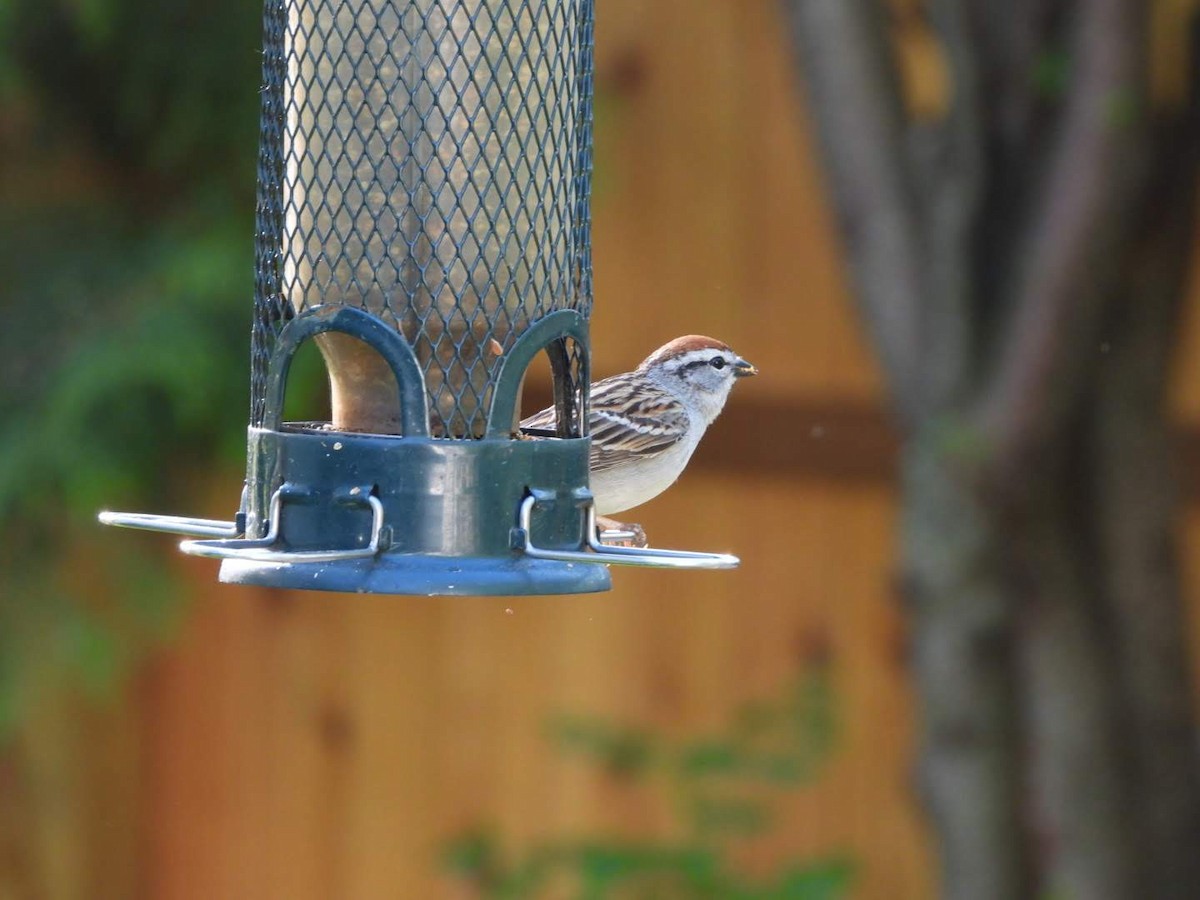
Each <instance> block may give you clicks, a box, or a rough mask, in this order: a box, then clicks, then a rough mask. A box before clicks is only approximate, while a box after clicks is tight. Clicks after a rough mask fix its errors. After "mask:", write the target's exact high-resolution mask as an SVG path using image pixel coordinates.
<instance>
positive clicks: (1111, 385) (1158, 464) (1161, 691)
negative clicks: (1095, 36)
mask: <svg viewBox="0 0 1200 900" xmlns="http://www.w3.org/2000/svg"><path fill="white" fill-rule="evenodd" d="M1148 264H1149V265H1150V266H1151V269H1150V270H1149V272H1148V273H1147V274H1149V275H1150V276H1151V283H1149V284H1147V283H1146V282H1145V281H1144V280H1142V279H1137V280H1136V281H1135V284H1137V287H1135V289H1134V291H1133V292H1131V296H1129V297H1128V299H1127V302H1126V308H1125V309H1124V313H1125V314H1124V315H1123V316H1121V317H1120V318H1119V319H1118V322H1117V323H1116V324H1117V327H1116V328H1115V329H1114V332H1113V339H1112V341H1111V342H1110V344H1108V345H1107V346H1108V347H1109V355H1110V356H1111V360H1110V361H1109V363H1108V364H1107V365H1106V366H1105V369H1104V371H1103V372H1102V377H1101V379H1100V383H1099V389H1098V398H1097V402H1096V404H1095V410H1094V413H1093V417H1094V421H1093V424H1092V436H1093V437H1092V439H1093V442H1094V452H1095V457H1096V462H1095V465H1094V468H1093V473H1092V474H1093V478H1094V483H1095V492H1096V497H1097V501H1096V510H1097V513H1098V520H1099V528H1100V530H1099V541H1100V546H1101V549H1102V553H1101V559H1102V560H1103V574H1104V576H1105V587H1106V595H1105V599H1106V600H1107V610H1106V612H1107V616H1108V619H1109V622H1110V628H1111V633H1112V662H1113V667H1114V669H1115V670H1116V671H1117V672H1118V673H1119V674H1120V682H1119V684H1118V685H1117V688H1118V690H1119V698H1120V702H1121V708H1122V712H1123V715H1122V723H1121V726H1122V727H1121V731H1122V734H1121V739H1122V742H1123V744H1124V746H1125V747H1126V750H1127V753H1128V757H1129V759H1128V764H1129V766H1130V769H1131V774H1132V777H1133V781H1134V784H1135V785H1136V793H1135V795H1134V797H1133V798H1132V801H1133V802H1132V805H1131V808H1130V817H1131V819H1132V822H1133V825H1134V832H1135V840H1136V841H1137V844H1136V848H1137V851H1138V860H1139V867H1138V879H1139V882H1140V884H1141V886H1142V891H1141V896H1146V897H1155V898H1163V900H1174V898H1179V900H1184V898H1193V897H1197V896H1200V759H1198V755H1197V728H1196V716H1195V712H1194V708H1193V704H1192V691H1191V668H1190V666H1189V659H1188V655H1189V646H1188V639H1189V633H1190V632H1189V628H1188V622H1187V615H1186V610H1185V607H1184V602H1183V596H1182V590H1181V585H1180V577H1179V568H1178V549H1177V534H1176V528H1177V524H1178V522H1177V519H1178V516H1177V498H1178V497H1179V486H1178V484H1177V482H1176V479H1175V477H1174V471H1173V466H1172V461H1173V459H1172V457H1173V453H1172V451H1173V449H1174V448H1173V447H1172V443H1171V432H1170V427H1169V420H1168V418H1167V417H1166V415H1165V413H1164V409H1163V407H1164V406H1165V399H1166V376H1167V371H1168V367H1167V361H1168V360H1169V357H1170V354H1169V347H1170V343H1171V339H1172V335H1173V333H1174V330H1175V325H1176V319H1177V316H1176V315H1175V313H1176V310H1177V308H1178V305H1179V304H1178V298H1179V296H1180V295H1181V293H1182V286H1181V285H1180V287H1179V288H1178V289H1176V290H1174V291H1167V292H1163V291H1161V290H1155V289H1154V287H1155V285H1154V282H1159V285H1158V286H1159V287H1162V284H1161V279H1162V278H1163V276H1166V279H1167V280H1168V281H1169V280H1171V276H1170V274H1169V273H1170V269H1171V268H1172V266H1171V265H1170V264H1169V260H1164V259H1161V258H1159V257H1158V256H1157V255H1155V256H1154V257H1152V258H1151V259H1150V260H1149V261H1148ZM1175 268H1177V269H1178V268H1182V267H1181V266H1178V265H1177V266H1175ZM1177 278H1178V280H1180V281H1182V278H1183V274H1182V272H1179V273H1178V274H1177ZM1139 282H1140V283H1139ZM1139 288H1140V289H1139Z"/></svg>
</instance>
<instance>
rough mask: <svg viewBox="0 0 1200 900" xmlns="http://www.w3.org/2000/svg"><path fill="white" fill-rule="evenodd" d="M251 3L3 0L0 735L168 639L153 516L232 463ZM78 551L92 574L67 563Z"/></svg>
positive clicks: (248, 173) (169, 617)
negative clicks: (132, 516) (134, 518)
mask: <svg viewBox="0 0 1200 900" xmlns="http://www.w3.org/2000/svg"><path fill="white" fill-rule="evenodd" d="M260 13H261V7H260V6H259V5H258V4H254V3H245V2H242V0H208V2H204V3H201V2H199V0H190V2H178V3H167V4H164V3H160V2H158V0H75V2H69V3H68V2H47V0H10V2H9V3H6V4H0V142H3V143H2V144H0V149H3V150H4V152H5V155H6V160H5V164H4V166H3V167H0V273H2V287H0V296H2V297H3V298H4V302H3V304H2V306H0V310H2V312H3V316H4V325H3V327H2V328H0V383H2V384H3V385H4V388H5V389H4V390H3V391H2V392H0V579H2V580H3V583H2V584H0V738H2V737H3V736H4V735H5V734H7V733H11V731H12V729H13V728H14V727H18V726H19V724H20V721H21V719H22V716H23V711H24V710H26V709H28V708H29V705H30V704H31V703H35V702H37V696H38V692H39V691H41V690H44V689H47V688H48V687H51V686H55V687H63V686H67V687H78V688H82V689H83V690H84V691H85V692H86V693H87V694H89V695H91V696H95V697H100V698H102V697H105V696H107V695H109V694H110V693H111V692H112V691H113V689H114V688H115V686H116V685H118V684H119V683H120V680H121V678H122V677H123V675H124V674H125V673H126V672H127V671H128V670H129V667H130V666H131V665H132V664H133V663H134V662H135V661H136V660H137V658H138V656H139V654H140V653H141V652H142V651H143V650H144V649H145V648H146V647H147V646H149V645H150V644H152V643H153V642H154V641H157V640H160V639H161V638H162V637H163V636H164V635H166V634H169V633H170V631H171V628H172V626H173V624H174V622H175V621H176V620H177V617H178V610H179V606H180V601H181V596H180V590H179V587H178V585H177V584H176V583H175V581H174V579H172V578H170V577H169V576H168V574H167V572H166V571H165V569H164V566H163V563H162V559H163V556H164V554H163V553H162V551H163V549H164V546H163V544H162V542H161V541H160V540H156V539H148V538H146V537H139V536H137V535H133V534H130V533H124V534H120V535H115V536H110V535H107V534H102V533H101V530H100V528H99V527H98V526H97V525H96V524H95V514H96V511H97V510H98V509H99V508H101V507H104V506H111V507H113V508H133V509H153V510H162V511H172V510H173V509H175V508H177V506H178V504H179V503H181V502H183V501H184V500H185V499H186V498H187V495H188V494H189V489H188V488H186V487H181V486H180V485H181V482H185V481H186V479H187V473H189V472H191V471H195V470H196V469H198V468H201V467H202V468H204V469H206V470H211V469H212V468H214V465H216V466H220V467H223V468H226V469H227V470H228V471H230V482H231V483H230V498H229V502H230V513H232V511H233V509H232V507H233V505H235V504H236V501H237V494H236V492H237V478H238V469H239V468H240V466H241V460H242V459H243V457H244V447H245V423H246V417H247V403H248V401H247V384H248V380H249V374H248V355H249V350H248V334H249V326H250V303H249V300H250V295H251V290H252V283H253V282H252V277H253V276H252V264H253V260H252V243H251V242H252V235H253V227H254V213H253V198H254V158H255V153H256V143H257V142H256V124H257V109H258V103H259V96H258V89H257V88H258V82H259V74H258V69H259V65H260V56H259V53H258V45H259V41H260V30H259V24H258V20H259V16H260ZM81 547H86V548H88V549H89V550H90V552H88V553H87V554H86V555H85V557H84V558H86V559H88V560H90V561H89V562H88V563H87V565H88V566H90V569H89V570H86V571H80V570H79V565H80V563H79V559H80V555H79V551H80V548H81Z"/></svg>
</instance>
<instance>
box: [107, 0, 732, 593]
mask: <svg viewBox="0 0 1200 900" xmlns="http://www.w3.org/2000/svg"><path fill="white" fill-rule="evenodd" d="M592 15H593V3H592V0H267V3H266V6H265V15H264V24H265V35H264V49H263V87H262V97H263V101H262V125H261V135H260V152H259V162H258V202H257V216H256V225H257V228H256V238H255V267H256V269H255V275H256V277H255V288H254V324H253V330H252V343H251V361H252V376H251V391H250V407H251V416H250V427H249V438H248V448H247V471H246V481H245V487H244V490H243V493H242V501H241V506H240V510H239V512H238V514H237V516H236V518H235V519H234V520H233V521H230V522H220V521H212V520H199V519H191V518H182V517H173V516H152V515H142V514H130V513H103V514H101V519H102V521H104V522H106V523H109V524H115V525H124V526H130V527H137V528H148V529H151V530H157V531H166V532H171V533H177V534H185V535H189V536H190V539H189V540H185V541H184V542H183V543H182V544H181V549H183V550H184V551H185V552H187V553H191V554H195V555H198V556H205V557H212V558H216V559H220V560H222V561H223V562H222V565H221V573H220V577H221V580H222V581H225V582H233V583H242V584H257V585H270V586H279V587H289V588H313V589H322V590H334V591H357V592H375V593H399V594H547V593H576V592H585V591H598V590H605V589H607V588H609V587H610V578H609V572H608V568H607V566H608V565H609V564H614V563H619V564H628V565H651V566H673V567H701V568H726V567H730V566H733V565H736V564H737V560H736V558H734V557H731V556H727V555H723V554H705V553H692V552H687V551H664V550H649V549H645V548H629V547H618V546H613V545H610V544H608V543H605V541H604V540H602V538H601V536H600V535H599V533H598V532H597V528H596V522H595V513H594V508H593V504H592V498H591V494H590V493H589V491H588V444H589V440H588V437H587V434H586V431H587V424H586V423H587V405H588V383H589V376H590V371H589V370H590V366H589V361H590V347H589V343H588V316H589V313H590V309H591V305H592V278H591V259H590V239H589V228H590V222H589V195H590V169H591V149H592V141H591V94H592ZM309 340H312V341H314V342H315V343H316V344H317V346H318V347H319V349H320V351H321V355H322V357H323V358H324V361H325V366H326V369H327V370H328V375H329V381H330V393H331V420H330V421H328V422H285V421H284V416H283V409H284V395H285V390H286V385H287V380H288V371H289V367H290V366H291V364H292V360H293V358H294V356H295V353H296V351H297V349H298V348H299V347H300V346H301V345H303V344H304V343H305V342H306V341H309ZM542 353H545V354H547V355H548V357H549V362H550V371H551V373H552V380H553V397H554V406H555V409H556V412H557V427H556V430H555V433H554V435H553V436H538V437H531V436H527V435H522V434H521V433H520V430H519V427H518V421H519V413H520V398H521V391H522V386H523V381H524V378H525V374H526V370H527V369H528V367H529V365H530V363H531V362H532V361H533V360H534V359H535V358H536V357H537V356H538V355H539V354H542Z"/></svg>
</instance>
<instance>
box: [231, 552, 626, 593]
mask: <svg viewBox="0 0 1200 900" xmlns="http://www.w3.org/2000/svg"><path fill="white" fill-rule="evenodd" d="M220 579H221V581H223V582H225V583H226V584H253V585H258V586H260V587H278V588H291V589H301V590H310V591H312V590H316V591H340V592H344V593H356V594H408V595H414V596H426V597H438V596H455V597H461V596H508V595H518V594H590V593H595V592H597V591H607V590H610V589H611V588H612V578H611V577H610V575H609V573H608V567H607V566H604V565H598V564H596V563H570V562H558V561H555V560H544V559H532V558H529V557H516V558H513V559H511V560H497V559H495V558H490V557H488V558H484V557H444V556H422V555H415V554H414V555H408V554H403V555H402V554H386V553H385V554H383V555H382V556H380V557H378V558H376V559H356V560H341V561H338V562H326V563H286V564H284V563H268V562H255V561H252V560H242V559H226V560H225V561H224V562H222V563H221V574H220Z"/></svg>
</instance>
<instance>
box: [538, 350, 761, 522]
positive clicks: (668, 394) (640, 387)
mask: <svg viewBox="0 0 1200 900" xmlns="http://www.w3.org/2000/svg"><path fill="white" fill-rule="evenodd" d="M757 374H758V369H756V368H755V367H754V366H752V365H751V364H750V363H748V362H746V360H744V359H742V358H741V357H740V356H738V355H737V354H736V353H734V352H733V350H731V349H730V348H729V346H728V345H727V344H723V343H721V342H720V341H717V340H713V339H712V338H710V337H703V336H701V335H697V334H689V335H685V336H684V337H681V338H676V339H675V340H673V341H671V342H670V343H669V344H665V345H664V346H662V347H659V348H658V349H657V350H655V351H654V352H653V353H651V354H650V355H649V356H648V357H646V359H645V360H644V361H643V362H642V364H641V365H640V366H638V367H637V368H636V369H634V370H633V371H632V372H626V373H624V374H623V375H614V376H613V377H611V378H605V379H604V380H603V381H598V382H596V383H595V384H593V385H592V390H591V406H590V414H589V416H588V430H589V431H590V433H591V437H592V450H591V458H590V468H591V488H592V494H593V496H594V497H595V498H596V513H597V515H601V516H607V515H610V514H612V513H619V512H623V511H624V510H627V509H631V508H633V507H635V506H640V505H641V504H643V503H645V502H646V501H647V500H650V499H651V498H653V497H656V496H658V495H659V494H661V493H662V492H663V491H665V490H666V489H667V488H669V487H670V486H671V485H672V484H674V482H675V479H676V478H678V477H679V475H680V473H682V472H683V470H684V467H685V466H686V465H687V463H688V460H689V459H691V456H692V451H694V450H695V449H696V445H697V444H699V443H700V438H702V437H703V436H704V431H705V429H706V428H708V426H709V425H711V424H712V422H713V420H714V419H716V417H717V415H718V414H719V413H720V412H721V408H722V407H724V406H725V400H726V398H727V397H728V396H729V391H730V389H732V388H733V382H734V380H735V379H737V378H741V377H743V376H746V375H757ZM554 425H555V413H554V407H550V408H549V409H544V410H542V411H541V412H540V413H538V414H537V415H533V416H530V417H529V418H528V419H525V420H524V421H522V422H521V428H522V430H525V429H530V430H534V431H547V430H551V429H553V428H554Z"/></svg>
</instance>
